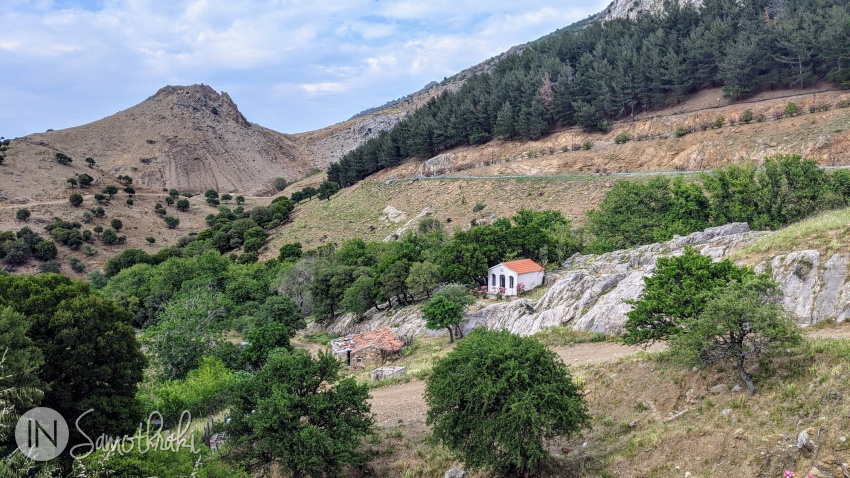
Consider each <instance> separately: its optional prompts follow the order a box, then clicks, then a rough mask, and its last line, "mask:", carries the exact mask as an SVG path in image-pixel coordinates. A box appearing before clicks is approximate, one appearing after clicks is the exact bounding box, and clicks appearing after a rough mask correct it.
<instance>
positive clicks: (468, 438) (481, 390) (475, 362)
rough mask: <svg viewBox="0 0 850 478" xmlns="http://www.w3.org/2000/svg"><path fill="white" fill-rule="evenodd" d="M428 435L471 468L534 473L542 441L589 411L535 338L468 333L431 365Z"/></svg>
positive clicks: (575, 426) (571, 427)
mask: <svg viewBox="0 0 850 478" xmlns="http://www.w3.org/2000/svg"><path fill="white" fill-rule="evenodd" d="M425 400H426V401H427V403H428V423H429V424H431V425H432V426H433V430H434V431H433V433H434V438H436V439H437V440H439V441H440V442H441V443H442V444H443V445H445V446H446V447H448V448H449V449H451V450H452V451H454V452H455V453H457V454H458V455H459V457H460V458H461V460H462V461H463V462H464V465H465V466H466V467H468V468H471V469H481V468H484V469H489V470H492V471H494V472H496V473H501V474H519V475H523V476H524V475H526V474H528V473H536V472H538V471H539V470H540V466H541V464H542V463H543V461H544V460H545V459H546V458H547V457H548V456H549V453H548V451H547V448H546V443H545V441H546V440H547V439H551V438H553V437H555V436H560V435H567V436H569V435H571V434H573V433H576V432H577V431H579V430H580V429H581V428H582V427H584V426H586V425H587V424H588V423H589V421H590V417H589V416H588V415H587V406H586V405H585V403H584V400H583V398H582V395H581V390H580V389H579V388H578V387H577V386H576V385H575V384H574V383H573V380H572V377H571V376H570V373H569V371H568V369H567V366H566V365H564V363H563V362H561V361H560V359H558V356H557V355H556V354H555V353H554V352H552V351H550V350H549V349H547V348H546V347H545V346H543V345H541V344H540V343H539V342H537V341H535V340H533V339H530V338H523V337H518V336H515V335H512V334H510V333H509V332H506V331H501V332H494V331H488V330H484V329H476V330H474V331H472V332H471V333H470V334H469V335H468V336H467V337H466V338H465V339H464V340H462V341H460V342H458V345H457V347H456V348H455V349H454V350H452V351H451V352H449V354H448V355H446V356H445V358H443V359H440V360H439V361H438V362H437V363H436V364H435V365H434V370H433V373H432V374H431V376H430V377H429V378H428V383H427V385H426V389H425Z"/></svg>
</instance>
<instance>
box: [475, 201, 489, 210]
mask: <svg viewBox="0 0 850 478" xmlns="http://www.w3.org/2000/svg"><path fill="white" fill-rule="evenodd" d="M485 207H487V205H486V204H484V203H483V202H477V203H475V206H473V207H472V212H479V211H483V210H484V208H485Z"/></svg>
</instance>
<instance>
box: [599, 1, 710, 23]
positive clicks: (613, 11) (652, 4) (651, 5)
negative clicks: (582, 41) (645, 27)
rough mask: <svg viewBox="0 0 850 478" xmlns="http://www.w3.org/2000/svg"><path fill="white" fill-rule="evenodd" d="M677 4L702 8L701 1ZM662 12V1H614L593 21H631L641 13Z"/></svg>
mask: <svg viewBox="0 0 850 478" xmlns="http://www.w3.org/2000/svg"><path fill="white" fill-rule="evenodd" d="M679 4H682V5H684V4H692V5H694V6H695V7H700V6H702V0H679ZM663 10H664V2H663V1H662V0H614V1H613V2H611V4H610V5H608V8H606V9H605V10H602V11H601V12H599V13H597V14H596V16H595V17H594V20H601V21H605V22H607V21H608V20H613V19H615V18H630V19H633V18H635V17H637V16H638V15H639V14H641V13H645V12H649V13H660V12H662V11H663Z"/></svg>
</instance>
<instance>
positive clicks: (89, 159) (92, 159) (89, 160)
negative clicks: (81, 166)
mask: <svg viewBox="0 0 850 478" xmlns="http://www.w3.org/2000/svg"><path fill="white" fill-rule="evenodd" d="M94 163H95V161H94V158H86V164H88V165H89V167H90V168H92V167H94Z"/></svg>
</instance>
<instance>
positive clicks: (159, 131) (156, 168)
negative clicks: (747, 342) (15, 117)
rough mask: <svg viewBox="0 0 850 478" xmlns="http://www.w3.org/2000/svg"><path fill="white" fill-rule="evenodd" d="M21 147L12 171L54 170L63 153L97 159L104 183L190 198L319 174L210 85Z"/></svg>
mask: <svg viewBox="0 0 850 478" xmlns="http://www.w3.org/2000/svg"><path fill="white" fill-rule="evenodd" d="M15 143H16V148H15V151H17V152H18V153H17V154H18V156H17V157H11V158H10V161H9V165H10V167H13V166H14V163H15V162H20V163H33V162H36V161H40V162H44V163H45V166H50V165H51V164H55V161H54V160H53V156H54V155H55V153H56V152H62V153H64V154H67V155H69V156H71V157H72V158H74V159H75V160H78V161H79V163H80V164H83V161H82V160H83V159H84V158H86V157H92V158H94V159H95V161H96V162H97V169H99V170H100V171H101V172H102V173H103V174H104V175H121V174H126V175H129V176H131V177H133V178H134V179H135V180H136V184H140V185H143V186H148V187H152V188H163V187H168V188H177V189H180V190H188V191H204V190H207V189H217V190H220V191H240V192H247V193H249V194H251V193H261V192H263V191H265V190H271V187H270V185H271V181H272V180H273V178H275V177H277V176H280V177H285V178H287V179H290V180H293V179H296V178H298V177H301V176H302V175H303V174H304V173H306V172H307V171H308V170H309V169H310V168H311V167H313V165H312V164H311V163H309V162H306V161H303V160H301V159H300V158H302V157H303V153H302V152H301V150H300V148H299V147H298V146H297V145H296V144H295V142H293V140H292V139H291V138H290V137H289V136H287V135H284V134H281V133H277V132H275V131H272V130H269V129H266V128H263V127H261V126H259V125H255V124H252V123H249V122H248V120H247V119H245V117H244V116H243V115H242V113H240V112H239V109H238V108H237V107H236V104H235V103H234V102H233V100H232V99H231V98H230V96H229V95H228V94H227V93H221V94H219V93H217V92H216V91H215V90H213V89H212V88H210V87H209V86H206V85H193V86H166V87H164V88H162V89H160V90H159V91H158V92H157V93H156V94H155V95H153V96H151V97H150V98H148V99H146V100H145V101H143V102H141V103H139V104H138V105H136V106H133V107H131V108H129V109H126V110H124V111H121V112H119V113H116V114H114V115H112V116H109V117H107V118H104V119H102V120H99V121H95V122H93V123H89V124H86V125H83V126H78V127H74V128H69V129H65V130H60V131H51V132H47V133H40V134H33V135H30V136H27V137H25V138H21V139H18V140H16V141H15ZM75 164H76V162H75ZM63 181H64V179H63Z"/></svg>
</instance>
